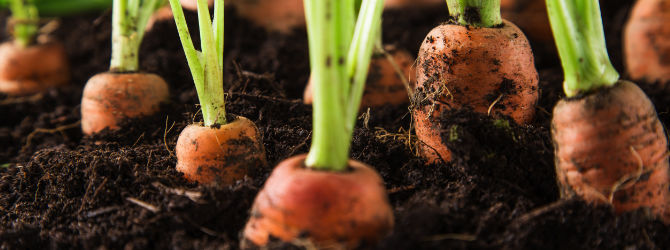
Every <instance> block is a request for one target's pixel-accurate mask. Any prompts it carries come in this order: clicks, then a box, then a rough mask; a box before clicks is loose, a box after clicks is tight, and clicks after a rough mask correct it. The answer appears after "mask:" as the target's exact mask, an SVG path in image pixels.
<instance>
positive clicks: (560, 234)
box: [0, 0, 670, 249]
mask: <svg viewBox="0 0 670 250" xmlns="http://www.w3.org/2000/svg"><path fill="white" fill-rule="evenodd" d="M631 4H632V1H631V0H615V1H605V2H603V6H602V7H603V15H604V19H605V21H604V22H605V26H606V29H605V30H606V33H607V37H608V48H609V49H610V53H611V56H612V59H613V61H614V63H615V65H616V67H617V68H618V69H619V70H620V72H623V70H622V66H623V63H622V57H621V38H620V37H621V30H622V27H623V24H624V22H625V20H626V18H627V15H628V12H629V10H630V6H631ZM446 15H447V10H446V6H442V5H440V6H433V7H425V8H408V9H403V10H388V11H386V12H385V14H384V18H385V19H384V41H385V42H386V43H388V44H391V45H395V46H396V47H398V48H404V49H407V50H409V51H411V52H412V53H413V54H415V53H416V52H418V49H419V45H420V44H421V42H422V40H423V38H424V36H425V35H426V34H427V33H428V31H429V30H430V29H431V28H432V27H434V26H436V25H438V24H440V23H441V22H444V21H446V20H447V16H446ZM6 16H7V14H6V13H4V14H2V16H1V18H0V20H5V17H6ZM187 18H188V21H189V22H190V23H191V24H192V26H191V28H192V29H193V30H194V31H195V30H197V27H196V26H195V24H196V15H195V14H194V13H187ZM226 18H228V20H226V23H227V27H226V48H225V69H224V78H225V79H224V87H225V89H226V92H227V96H226V97H227V109H228V112H229V113H232V114H235V115H242V116H245V117H247V118H249V119H251V120H252V121H254V122H255V123H256V124H257V126H258V127H259V129H260V132H261V133H262V135H263V144H264V146H265V149H266V150H267V157H268V166H265V167H264V168H260V169H257V170H256V171H253V172H251V173H249V175H248V176H247V177H246V178H244V179H243V180H240V181H238V182H237V183H235V184H234V185H229V186H222V185H198V184H193V183H188V182H186V181H185V180H184V179H183V178H182V176H181V174H180V173H178V172H177V171H176V170H175V164H176V158H175V155H174V146H175V143H176V140H177V137H178V135H179V133H180V131H181V130H182V129H183V128H184V127H185V126H187V125H188V124H191V123H193V122H198V121H199V119H201V118H200V116H199V115H198V107H197V105H196V103H197V97H196V93H195V88H194V86H193V83H192V80H191V77H190V73H189V71H188V69H187V67H186V60H185V57H184V54H183V52H182V50H181V45H180V43H179V40H178V39H177V37H178V36H177V32H176V28H175V25H174V22H173V21H164V22H159V23H157V24H156V26H155V27H154V29H153V30H151V31H150V32H149V33H147V35H146V39H145V41H144V43H143V45H142V49H141V67H142V69H143V70H144V71H146V72H151V73H156V74H158V75H161V76H163V77H164V78H165V79H166V80H167V82H168V83H169V85H170V89H171V99H170V100H171V101H170V103H167V104H165V105H164V106H163V108H162V110H161V112H159V113H158V114H156V115H153V116H151V117H147V118H143V119H128V120H127V121H125V122H124V124H123V128H122V129H121V130H119V131H104V132H102V133H100V134H98V135H95V136H84V135H82V133H81V132H80V125H79V120H80V112H79V103H80V100H81V94H82V88H83V86H84V84H85V83H86V81H87V80H88V79H89V78H90V77H91V76H93V75H94V74H96V73H100V72H103V71H105V70H107V67H108V63H109V59H110V31H111V26H110V19H111V17H110V13H109V12H106V13H103V14H101V15H100V14H92V15H84V16H78V17H69V18H62V19H60V20H59V23H60V26H59V28H58V29H57V30H56V31H55V32H54V33H53V34H52V35H53V36H54V37H56V38H58V39H60V40H61V41H63V42H64V43H65V45H66V48H67V51H68V56H69V58H70V61H71V63H72V68H73V80H72V83H71V85H70V86H69V87H65V88H60V89H52V90H49V91H48V92H46V93H43V94H39V95H35V96H29V97H23V98H12V97H6V96H0V117H1V118H0V147H1V148H2V149H3V150H2V152H0V210H1V213H0V247H1V248H3V249H27V248H38V249H44V248H56V249H61V248H62V249H82V248H84V249H93V248H96V249H98V248H100V247H103V248H102V249H107V248H110V249H119V248H125V249H150V248H159V249H165V248H174V249H210V248H222V249H236V248H238V247H239V238H240V231H241V230H242V228H243V226H244V224H245V222H246V220H247V218H248V216H249V214H248V211H249V209H250V207H251V205H252V202H253V199H254V197H255V195H256V193H257V192H258V191H259V189H260V188H261V187H262V185H263V182H264V180H265V179H266V178H267V177H268V175H269V174H270V172H271V170H272V166H275V165H276V164H277V163H278V162H280V161H281V160H282V159H286V158H288V157H290V156H293V155H296V154H301V153H305V152H307V150H308V148H309V144H310V136H311V132H310V131H311V119H312V118H311V108H310V107H309V106H306V105H303V104H302V101H301V100H300V98H301V96H302V91H303V88H304V86H305V84H306V82H307V79H308V76H309V62H308V56H307V42H306V36H305V30H304V29H296V30H294V32H293V33H292V34H290V35H281V34H275V33H267V32H265V31H263V30H262V29H261V28H258V27H254V26H253V25H252V24H251V23H249V22H248V21H246V20H244V19H243V18H240V17H238V16H237V15H236V12H235V10H234V9H233V8H228V9H227V13H226ZM3 22H4V21H3ZM2 24H4V23H2ZM2 24H0V27H4V25H2ZM3 38H4V39H5V40H6V38H7V37H6V35H5V36H3ZM195 39H196V40H197V36H196V37H195ZM196 42H197V41H196ZM531 43H533V41H531ZM533 46H537V47H546V46H542V45H538V44H535V43H533ZM535 53H536V64H537V67H538V71H539V72H540V79H541V91H542V92H541V93H542V94H541V100H540V102H539V103H538V105H537V110H538V111H537V114H538V115H537V118H536V119H535V121H534V122H533V123H532V124H531V125H528V126H519V125H516V124H515V123H514V122H513V121H505V120H495V119H493V118H490V117H487V116H483V115H477V114H474V113H472V112H469V111H467V110H463V111H453V112H448V113H445V114H444V115H445V116H446V117H447V118H445V119H444V120H446V121H450V125H449V126H450V128H454V129H452V131H456V133H457V135H458V137H457V140H452V141H451V142H450V146H451V147H452V148H453V149H454V152H455V153H454V161H453V162H451V163H447V164H436V165H429V166H427V165H425V162H424V161H423V160H422V159H421V158H420V157H418V156H416V150H417V146H416V145H417V144H416V137H415V136H414V135H412V133H409V132H408V131H411V130H412V129H411V116H410V114H409V113H408V108H407V107H406V106H396V107H391V106H386V107H381V108H371V109H370V110H369V112H363V114H364V115H361V118H360V119H359V122H358V124H357V125H358V126H357V128H356V130H355V132H354V140H353V146H352V151H351V152H352V153H351V157H352V158H353V159H356V160H359V161H362V162H365V163H367V164H369V165H372V166H374V167H375V168H376V169H377V170H378V171H379V173H380V174H381V176H382V177H383V178H384V180H385V182H386V183H385V184H386V187H387V188H388V193H389V198H390V202H391V204H392V206H393V208H394V211H395V217H396V226H395V230H394V231H393V233H392V234H391V235H389V236H388V237H386V238H384V239H383V241H381V242H380V243H379V245H377V246H376V248H378V249H482V248H491V249H501V248H504V249H536V248H543V249H593V248H598V249H610V248H616V249H621V248H629V247H630V248H632V249H655V248H658V249H669V248H670V238H668V235H670V227H668V226H665V225H663V224H662V223H661V222H660V221H658V220H655V219H652V218H649V216H648V213H647V212H646V211H643V210H640V211H635V212H630V213H625V214H622V215H618V216H617V215H615V214H614V213H613V212H612V210H611V208H609V207H592V206H589V205H588V204H585V203H584V202H582V201H580V200H577V199H560V197H559V195H558V187H557V184H556V181H555V174H554V159H553V145H552V142H551V137H550V132H549V131H550V125H549V123H550V119H551V110H552V108H553V106H554V105H555V104H556V102H557V101H558V100H559V99H560V98H561V97H562V96H563V94H562V89H561V83H562V71H561V69H560V65H559V63H558V61H557V57H556V55H555V54H554V53H553V52H552V51H550V50H544V51H535ZM624 78H626V77H625V76H624ZM640 85H641V86H642V87H643V88H644V89H645V90H646V91H647V93H648V94H649V95H650V96H651V97H652V100H653V101H654V104H655V105H656V107H657V109H658V111H659V115H660V118H661V120H662V121H663V122H664V123H665V124H667V123H668V122H670V105H669V104H670V98H668V97H667V96H669V95H667V94H666V93H667V90H664V89H656V88H654V87H651V86H653V84H649V83H640ZM365 111H367V110H365ZM303 247H306V246H305V245H303V244H300V243H296V245H291V244H281V243H277V244H273V245H271V247H270V248H272V249H274V248H276V249H284V248H303Z"/></svg>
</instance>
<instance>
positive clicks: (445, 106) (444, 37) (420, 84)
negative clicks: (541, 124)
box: [413, 0, 538, 163]
mask: <svg viewBox="0 0 670 250" xmlns="http://www.w3.org/2000/svg"><path fill="white" fill-rule="evenodd" d="M448 3H449V12H450V14H451V16H452V17H453V18H455V20H456V23H446V24H443V25H440V26H438V27H436V28H435V29H433V30H432V31H431V32H430V33H429V34H428V36H426V39H425V40H424V42H423V44H422V45H421V49H420V51H419V56H418V65H417V74H416V75H417V84H416V86H415V96H414V104H413V116H414V123H415V131H416V134H417V136H418V138H419V140H420V141H421V144H422V150H421V152H422V155H423V157H424V158H426V159H427V160H428V163H433V162H436V161H445V162H446V161H450V160H451V152H450V151H449V149H448V148H447V146H446V144H445V142H443V141H442V138H443V137H442V135H441V133H442V131H443V128H444V125H443V120H442V118H441V116H440V115H441V113H442V112H443V111H445V110H450V109H462V108H469V109H472V110H473V111H475V112H478V113H484V114H490V115H495V116H501V115H502V116H508V117H510V118H512V119H514V121H516V122H517V123H519V124H527V123H529V122H530V121H532V119H533V116H534V114H535V107H534V105H535V103H536V102H537V99H538V74H537V71H536V70H535V65H534V59H533V53H532V51H531V48H530V45H529V44H528V40H527V39H526V37H525V36H524V35H523V32H521V30H519V28H517V27H516V26H515V25H514V24H512V23H510V22H508V21H505V20H502V18H501V17H500V0H492V1H479V0H450V1H448Z"/></svg>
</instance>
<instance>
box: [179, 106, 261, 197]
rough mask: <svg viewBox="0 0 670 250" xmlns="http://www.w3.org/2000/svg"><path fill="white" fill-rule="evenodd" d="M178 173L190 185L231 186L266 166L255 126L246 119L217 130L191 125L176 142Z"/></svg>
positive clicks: (259, 136)
mask: <svg viewBox="0 0 670 250" xmlns="http://www.w3.org/2000/svg"><path fill="white" fill-rule="evenodd" d="M176 151H177V159H178V160H177V171H179V172H182V173H184V177H185V178H186V179H188V180H190V181H196V182H199V183H205V184H206V183H215V182H216V183H221V184H224V185H226V184H232V183H235V181H236V180H241V179H243V178H244V176H245V175H246V174H248V173H249V171H250V170H253V169H254V168H259V167H262V166H265V165H266V162H265V149H264V147H263V144H262V143H261V134H260V132H259V131H258V128H256V125H255V124H254V123H253V122H252V121H250V120H249V119H247V118H244V117H241V116H238V117H237V119H236V120H235V121H233V122H231V123H228V124H226V125H220V126H218V127H205V126H201V125H197V124H194V125H189V126H188V127H186V128H185V129H184V130H183V131H182V132H181V134H180V135H179V139H178V140H177V146H176Z"/></svg>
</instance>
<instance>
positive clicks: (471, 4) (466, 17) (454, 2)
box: [447, 0, 539, 28]
mask: <svg viewBox="0 0 670 250" xmlns="http://www.w3.org/2000/svg"><path fill="white" fill-rule="evenodd" d="M537 1H539V0H537ZM447 5H448V6H449V15H451V17H453V18H454V19H456V20H458V23H460V24H461V25H470V26H475V27H482V28H491V27H495V26H498V25H500V24H501V23H502V17H501V15H500V0H447Z"/></svg>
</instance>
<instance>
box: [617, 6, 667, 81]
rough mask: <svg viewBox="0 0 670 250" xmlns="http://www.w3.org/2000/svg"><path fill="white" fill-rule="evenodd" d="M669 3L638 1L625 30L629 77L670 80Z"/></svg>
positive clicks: (625, 52) (625, 53)
mask: <svg viewBox="0 0 670 250" xmlns="http://www.w3.org/2000/svg"><path fill="white" fill-rule="evenodd" d="M668 23H670V2H668V1H659V0H638V1H637V3H636V4H635V7H634V8H633V11H632V13H631V16H630V19H629V21H628V23H627V24H626V27H625V30H624V56H625V63H626V69H627V71H628V74H629V75H630V77H631V78H632V79H635V80H646V81H648V82H659V84H662V86H663V87H664V86H665V85H666V83H667V82H668V81H670V26H668Z"/></svg>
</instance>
